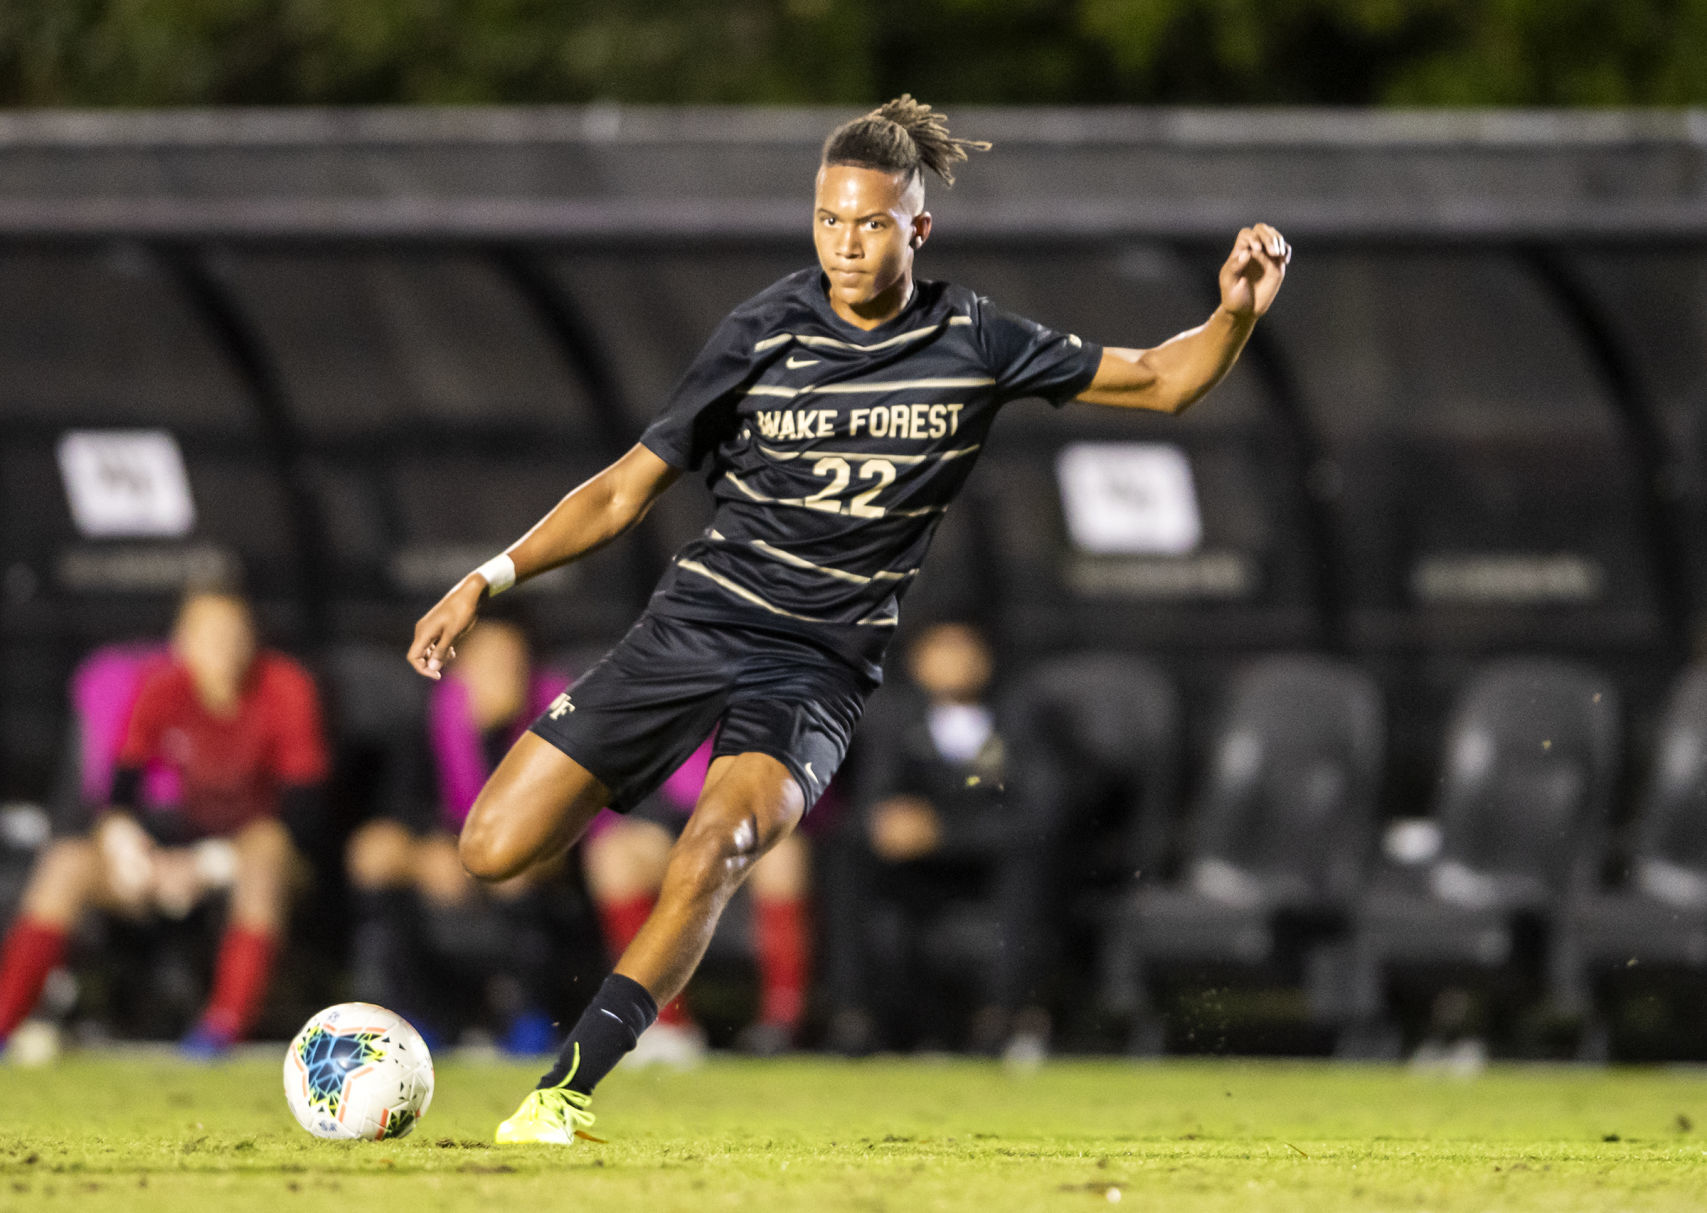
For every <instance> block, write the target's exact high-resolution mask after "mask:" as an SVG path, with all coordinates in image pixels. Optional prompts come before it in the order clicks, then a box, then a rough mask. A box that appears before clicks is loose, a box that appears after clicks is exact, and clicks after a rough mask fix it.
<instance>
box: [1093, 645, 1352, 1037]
mask: <svg viewBox="0 0 1707 1213" xmlns="http://www.w3.org/2000/svg"><path fill="white" fill-rule="evenodd" d="M1383 717H1384V712H1383V710H1382V703H1381V694H1380V691H1379V690H1378V688H1377V687H1376V686H1375V684H1374V682H1373V681H1372V680H1371V679H1370V678H1369V676H1368V675H1366V674H1364V673H1363V672H1362V671H1360V670H1358V669H1356V668H1355V667H1353V666H1349V665H1346V664H1344V663H1342V662H1339V661H1335V660H1332V659H1330V658H1325V657H1316V656H1302V655H1301V656H1279V657H1270V658H1264V659H1262V660H1260V661H1258V662H1257V663H1256V664H1254V665H1252V666H1250V667H1249V668H1247V669H1246V670H1244V671H1243V672H1241V673H1240V675H1239V676H1238V677H1237V678H1236V679H1235V681H1234V684H1233V686H1232V688H1231V690H1230V692H1229V694H1228V705H1227V709H1226V711H1225V714H1224V716H1223V718H1222V720H1221V724H1220V727H1219V730H1218V741H1217V744H1216V746H1215V752H1214V757H1213V760H1212V765H1211V768H1210V770H1209V773H1208V776H1207V782H1206V784H1205V786H1204V788H1203V790H1202V792H1201V794H1200V795H1199V797H1198V803H1197V808H1196V811H1195V813H1194V816H1193V822H1192V829H1191V832H1190V842H1189V844H1188V846H1187V848H1186V852H1187V853H1186V857H1185V862H1184V864H1183V871H1182V873H1181V876H1180V879H1178V880H1176V881H1173V882H1169V883H1166V884H1162V885H1151V886H1149V887H1139V888H1136V889H1134V890H1133V891H1132V892H1131V893H1130V894H1129V895H1128V896H1127V897H1125V898H1124V899H1123V900H1122V903H1121V904H1120V906H1119V907H1118V910H1117V913H1116V915H1115V916H1114V918H1113V922H1112V926H1111V930H1110V934H1109V939H1108V945H1107V947H1108V951H1107V970H1108V973H1109V989H1110V991H1111V994H1112V995H1113V997H1114V1006H1115V1009H1116V1010H1118V1011H1119V1012H1120V1013H1121V1014H1122V1015H1124V1016H1125V1017H1127V1018H1128V1019H1130V1020H1132V1021H1133V1022H1134V1023H1135V1037H1134V1039H1135V1043H1136V1044H1138V1045H1139V1046H1140V1047H1146V1048H1147V1047H1153V1046H1154V1045H1156V1044H1158V1043H1159V1041H1160V1037H1159V1032H1158V1028H1159V1025H1158V1024H1156V1022H1155V1021H1154V1019H1153V1015H1154V1012H1155V1011H1156V1010H1157V1008H1156V1006H1155V1004H1154V1002H1153V1001H1152V998H1151V995H1150V994H1149V993H1148V991H1149V989H1150V986H1151V980H1152V977H1153V976H1154V975H1155V974H1156V973H1157V972H1158V971H1162V972H1167V971H1170V970H1171V971H1173V972H1175V973H1178V972H1179V971H1181V970H1182V969H1185V970H1190V971H1192V972H1194V973H1202V972H1212V973H1214V974H1216V975H1217V980H1225V979H1227V978H1228V977H1229V976H1230V977H1231V978H1232V979H1233V980H1237V981H1240V982H1245V983H1251V982H1256V983H1259V984H1263V983H1265V984H1269V985H1276V984H1278V985H1290V986H1294V987H1297V986H1302V985H1306V984H1307V983H1308V984H1313V985H1314V986H1315V987H1316V988H1313V989H1311V990H1310V993H1311V995H1312V998H1311V1003H1312V1005H1311V1007H1310V1018H1311V1019H1313V1020H1315V1021H1316V1022H1318V1023H1319V1024H1320V1025H1322V1026H1327V1025H1329V1024H1331V1022H1332V1020H1333V1019H1334V1017H1335V1016H1336V1015H1337V1014H1338V1013H1339V1012H1340V1010H1341V1006H1340V1003H1341V999H1340V998H1339V997H1338V993H1339V991H1338V988H1337V985H1336V982H1335V981H1334V976H1335V975H1334V973H1333V971H1332V969H1333V966H1332V963H1331V962H1332V960H1333V958H1332V957H1331V956H1329V955H1328V954H1326V953H1324V952H1323V951H1322V950H1321V945H1322V944H1323V943H1324V942H1327V941H1328V940H1330V939H1331V938H1333V937H1334V936H1336V935H1338V934H1340V933H1341V932H1343V929H1344V926H1345V920H1346V915H1347V912H1348V910H1349V908H1350V906H1351V905H1352V903H1353V900H1354V898H1355V897H1356V896H1357V894H1358V893H1359V892H1360V891H1361V887H1362V883H1363V879H1364V876H1365V873H1366V872H1367V870H1368V866H1369V860H1370V856H1371V850H1372V848H1371V841H1372V839H1373V835H1374V823H1375V818H1376V807H1377V805H1376V802H1377V798H1378V796H1379V792H1380V786H1381V767H1382V755H1383V748H1384V741H1385V738H1384V730H1383V723H1382V722H1383ZM1342 967H1343V966H1342Z"/></svg>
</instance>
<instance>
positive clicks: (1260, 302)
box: [1075, 223, 1292, 413]
mask: <svg viewBox="0 0 1707 1213" xmlns="http://www.w3.org/2000/svg"><path fill="white" fill-rule="evenodd" d="M1291 260H1292V247H1291V246H1290V245H1288V244H1287V243H1286V238H1285V237H1284V236H1282V235H1281V234H1280V233H1279V232H1278V231H1276V230H1275V229H1274V228H1272V227H1270V226H1269V225H1268V224H1266V223H1259V224H1257V225H1256V226H1255V227H1247V228H1245V229H1244V230H1243V231H1241V232H1240V233H1239V238H1238V239H1237V240H1236V241H1234V242H1233V251H1232V253H1231V254H1229V255H1228V257H1227V260H1226V261H1225V262H1224V263H1223V264H1222V266H1221V274H1220V284H1221V305H1220V306H1219V307H1217V308H1216V309H1215V311H1214V313H1213V314H1212V315H1211V316H1210V317H1209V319H1208V320H1206V321H1204V322H1203V323H1202V324H1200V325H1198V326H1197V327H1196V328H1193V329H1187V330H1186V331H1185V332H1183V333H1180V334H1179V335H1178V336H1176V337H1172V338H1170V339H1168V340H1167V341H1165V342H1163V343H1162V344H1161V345H1158V346H1156V347H1155V348H1154V349H1148V350H1138V349H1117V348H1114V347H1107V348H1105V349H1104V350H1103V352H1102V362H1101V363H1100V364H1099V365H1098V367H1097V373H1096V378H1094V379H1092V380H1091V382H1090V386H1089V387H1087V388H1085V390H1084V391H1082V392H1080V393H1079V394H1078V396H1077V397H1075V399H1078V400H1083V401H1085V402H1086V403H1087V404H1106V405H1111V406H1113V407H1115V408H1128V409H1149V410H1152V411H1154V412H1158V413H1183V412H1185V410H1186V409H1188V408H1190V407H1191V406H1192V405H1194V404H1196V403H1197V402H1198V401H1199V400H1201V399H1203V397H1204V396H1205V395H1206V394H1207V393H1208V392H1209V389H1210V388H1212V387H1214V386H1215V385H1216V384H1217V383H1220V382H1221V380H1222V379H1223V378H1224V377H1225V376H1226V374H1227V372H1228V371H1230V370H1232V369H1233V363H1235V362H1237V361H1238V360H1239V352H1240V351H1241V350H1243V349H1244V348H1245V342H1246V340H1247V339H1249V337H1250V335H1251V330H1252V329H1253V328H1255V327H1256V323H1257V320H1258V319H1259V318H1260V317H1261V316H1262V315H1263V313H1265V312H1267V311H1268V309H1269V306H1270V305H1271V304H1272V303H1273V302H1274V297H1275V295H1276V294H1277V293H1278V292H1279V291H1280V284H1281V283H1282V282H1283V281H1284V280H1285V278H1286V266H1287V263H1288V262H1290V261H1291Z"/></svg>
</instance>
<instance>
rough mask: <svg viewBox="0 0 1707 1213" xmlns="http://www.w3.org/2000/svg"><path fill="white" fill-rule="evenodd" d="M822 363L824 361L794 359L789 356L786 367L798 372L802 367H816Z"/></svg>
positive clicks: (820, 359)
mask: <svg viewBox="0 0 1707 1213" xmlns="http://www.w3.org/2000/svg"><path fill="white" fill-rule="evenodd" d="M822 361H824V360H823V359H822V358H796V357H794V356H793V355H790V356H789V359H788V367H789V369H790V370H799V369H800V368H801V367H803V366H817V365H818V364H819V363H820V362H822Z"/></svg>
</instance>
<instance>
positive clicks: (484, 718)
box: [450, 619, 529, 730]
mask: <svg viewBox="0 0 1707 1213" xmlns="http://www.w3.org/2000/svg"><path fill="white" fill-rule="evenodd" d="M456 649H457V654H456V663H455V664H454V665H452V666H451V667H450V672H451V677H453V678H455V679H457V680H458V681H460V682H462V683H463V684H464V685H465V686H466V687H467V688H468V698H469V707H470V709H471V712H472V714H473V716H474V722H475V723H476V724H477V725H479V727H480V728H481V729H482V730H484V729H490V728H495V727H497V726H498V725H501V724H508V723H510V722H511V721H512V720H514V719H515V718H516V717H517V716H519V715H521V713H522V711H523V710H524V709H525V708H526V707H527V700H528V678H529V675H528V666H529V656H528V642H527V637H526V636H525V635H523V634H522V630H521V629H520V628H518V627H516V626H515V625H514V624H510V623H505V622H503V621H501V620H496V619H494V620H488V621H487V622H485V623H481V624H479V625H478V626H476V627H475V629H474V630H473V631H472V632H470V633H469V634H468V635H467V636H465V637H463V639H462V640H461V641H460V642H458V644H457V646H456Z"/></svg>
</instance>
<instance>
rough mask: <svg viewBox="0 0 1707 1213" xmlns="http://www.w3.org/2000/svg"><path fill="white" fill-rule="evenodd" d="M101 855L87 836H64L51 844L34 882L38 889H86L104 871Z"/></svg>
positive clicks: (38, 861)
mask: <svg viewBox="0 0 1707 1213" xmlns="http://www.w3.org/2000/svg"><path fill="white" fill-rule="evenodd" d="M100 867H101V857H100V852H99V851H97V850H96V848H95V844H94V843H93V842H91V841H90V840H89V839H87V838H62V839H59V840H58V841H57V842H53V843H49V844H48V848H47V850H45V851H43V852H42V855H41V858H40V859H38V860H37V861H36V870H35V874H34V877H33V878H32V882H31V883H33V884H34V885H35V886H36V887H37V888H40V889H50V890H54V891H60V890H67V889H83V888H87V887H88V886H90V885H92V884H93V883H94V881H95V878H96V876H97V875H99V873H100Z"/></svg>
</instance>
